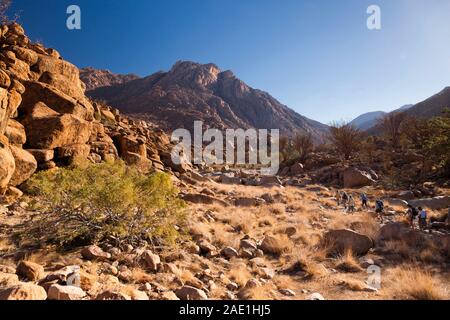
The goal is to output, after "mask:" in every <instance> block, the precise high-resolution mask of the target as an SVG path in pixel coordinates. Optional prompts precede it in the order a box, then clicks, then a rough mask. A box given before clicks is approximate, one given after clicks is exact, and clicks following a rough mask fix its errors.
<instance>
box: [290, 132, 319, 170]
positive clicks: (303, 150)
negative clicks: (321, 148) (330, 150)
mask: <svg viewBox="0 0 450 320" xmlns="http://www.w3.org/2000/svg"><path fill="white" fill-rule="evenodd" d="M292 146H293V148H294V150H295V152H296V153H297V154H298V158H299V160H300V161H301V162H302V163H304V162H305V161H306V160H307V159H308V157H309V155H310V153H311V152H312V151H313V149H314V143H313V139H312V135H311V133H307V134H301V133H299V134H296V135H295V136H294V138H293V139H292Z"/></svg>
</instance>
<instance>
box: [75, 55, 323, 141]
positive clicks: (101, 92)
mask: <svg viewBox="0 0 450 320" xmlns="http://www.w3.org/2000/svg"><path fill="white" fill-rule="evenodd" d="M82 79H83V77H82ZM87 95H89V96H90V97H92V98H94V99H102V100H105V101H107V102H108V103H109V104H111V105H114V106H116V107H117V108H119V109H121V110H123V111H124V112H127V113H131V114H137V115H138V116H140V117H142V118H147V119H148V120H151V121H153V122H156V123H158V124H160V125H161V126H162V127H163V128H165V129H168V130H174V129H176V128H187V129H191V128H192V126H193V122H194V121H195V120H203V121H204V123H205V124H206V125H207V126H209V127H214V128H218V129H225V128H245V129H247V128H257V129H280V130H281V131H282V134H285V135H292V134H294V133H295V132H303V133H311V134H312V135H313V136H314V137H316V138H319V137H321V136H322V135H323V134H324V133H325V131H326V130H327V126H326V125H324V124H321V123H320V122H317V121H314V120H311V119H308V118H306V117H304V116H302V115H300V114H298V113H297V112H295V111H294V110H292V109H290V108H289V107H287V106H286V105H284V104H282V103H280V102H279V101H278V100H276V99H275V98H273V97H272V96H271V95H270V94H269V93H267V92H265V91H262V90H259V89H254V88H252V87H250V86H248V85H247V84H246V83H245V82H243V81H242V80H240V79H239V78H237V77H236V76H235V75H234V73H233V72H232V71H230V70H225V71H222V70H221V69H220V68H219V67H218V66H217V65H215V64H213V63H208V64H200V63H195V62H192V61H178V62H176V63H175V64H174V65H173V66H172V68H171V69H170V70H169V71H167V72H163V71H160V72H157V73H154V74H152V75H150V76H147V77H144V78H140V79H134V80H131V81H128V82H125V83H121V84H114V85H112V86H109V87H101V88H96V89H94V90H89V91H87Z"/></svg>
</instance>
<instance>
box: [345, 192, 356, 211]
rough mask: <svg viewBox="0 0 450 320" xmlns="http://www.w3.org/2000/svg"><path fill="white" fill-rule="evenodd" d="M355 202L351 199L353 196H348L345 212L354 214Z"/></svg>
mask: <svg viewBox="0 0 450 320" xmlns="http://www.w3.org/2000/svg"><path fill="white" fill-rule="evenodd" d="M355 207H356V206H355V200H354V199H353V196H352V195H350V196H349V197H348V205H347V212H354V211H355V209H356V208H355Z"/></svg>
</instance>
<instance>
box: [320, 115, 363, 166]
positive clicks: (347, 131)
mask: <svg viewBox="0 0 450 320" xmlns="http://www.w3.org/2000/svg"><path fill="white" fill-rule="evenodd" d="M329 130H330V131H329V134H328V140H329V141H330V143H331V144H332V146H333V147H334V148H335V149H336V151H337V152H338V153H339V154H340V155H342V156H343V158H344V159H345V160H349V159H350V158H351V157H352V156H353V154H354V153H356V152H357V151H358V150H359V148H360V144H361V140H362V137H363V134H362V132H361V131H360V130H359V129H358V128H356V127H354V126H353V125H351V124H349V123H345V122H343V123H339V122H334V123H332V124H331V125H330V129H329Z"/></svg>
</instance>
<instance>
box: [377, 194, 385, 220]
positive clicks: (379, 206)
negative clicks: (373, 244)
mask: <svg viewBox="0 0 450 320" xmlns="http://www.w3.org/2000/svg"><path fill="white" fill-rule="evenodd" d="M375 212H376V213H377V214H378V217H379V218H380V220H381V223H383V221H384V220H383V215H384V203H383V201H381V200H380V199H377V200H376V201H375Z"/></svg>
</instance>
